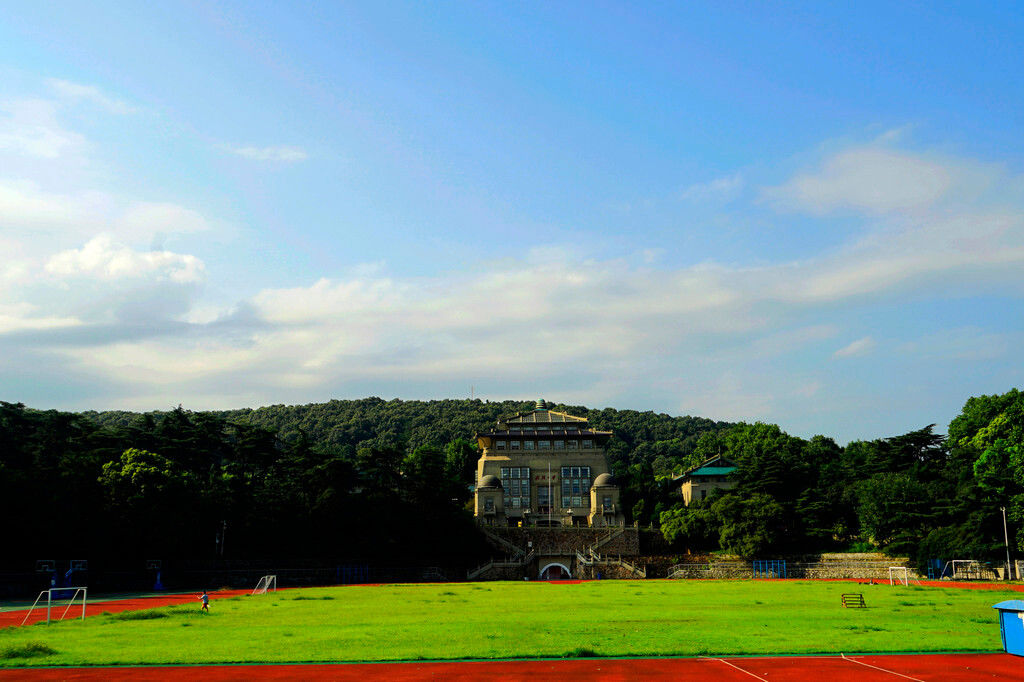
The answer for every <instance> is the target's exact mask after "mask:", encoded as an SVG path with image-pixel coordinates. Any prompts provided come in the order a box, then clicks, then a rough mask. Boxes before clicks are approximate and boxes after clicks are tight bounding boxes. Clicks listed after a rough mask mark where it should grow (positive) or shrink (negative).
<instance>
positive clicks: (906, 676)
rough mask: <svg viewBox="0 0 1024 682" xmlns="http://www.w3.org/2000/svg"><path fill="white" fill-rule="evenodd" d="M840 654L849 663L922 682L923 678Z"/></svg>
mask: <svg viewBox="0 0 1024 682" xmlns="http://www.w3.org/2000/svg"><path fill="white" fill-rule="evenodd" d="M840 656H842V658H843V660H844V661H849V662H850V663H856V664H857V665H864V666H867V667H869V668H874V669H875V670H881V671H882V672H883V673H889V674H890V675H896V676H898V677H902V678H903V679H905V680H913V681H914V682H924V680H921V679H918V678H916V677H910V676H909V675H904V674H903V673H898V672H896V671H895V670H886V669H885V668H879V667H878V666H877V665H871V664H870V663H865V662H864V661H858V660H857V659H855V658H847V656H846V654H840Z"/></svg>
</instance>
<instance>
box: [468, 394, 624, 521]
mask: <svg viewBox="0 0 1024 682" xmlns="http://www.w3.org/2000/svg"><path fill="white" fill-rule="evenodd" d="M611 438H612V432H611V431H597V430H595V429H591V428H590V424H589V422H588V421H587V420H586V419H585V418H583V417H574V416H572V415H569V414H565V413H563V412H555V411H553V410H550V409H548V405H547V403H545V402H544V401H543V400H539V401H537V406H536V408H535V409H534V410H531V411H529V412H519V413H517V414H515V415H514V416H512V417H508V418H505V419H499V420H498V425H497V427H496V428H495V429H494V430H492V431H486V432H483V433H478V434H476V439H477V443H478V444H479V446H480V452H481V455H480V460H479V462H478V463H477V471H476V489H475V494H474V503H475V512H474V513H475V516H476V519H477V523H479V524H480V525H487V526H519V525H522V526H592V527H603V526H621V525H623V524H624V523H625V517H624V515H623V513H622V509H621V505H620V502H619V494H620V489H619V485H618V483H617V482H616V481H615V477H614V476H612V473H611V467H610V465H609V462H608V455H607V452H606V448H607V444H608V441H609V440H610V439H611Z"/></svg>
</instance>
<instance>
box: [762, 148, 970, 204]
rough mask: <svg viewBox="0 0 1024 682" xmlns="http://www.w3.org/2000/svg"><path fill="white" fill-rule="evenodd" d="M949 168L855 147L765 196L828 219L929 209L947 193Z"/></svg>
mask: <svg viewBox="0 0 1024 682" xmlns="http://www.w3.org/2000/svg"><path fill="white" fill-rule="evenodd" d="M951 170H952V169H951V168H950V167H949V166H948V165H945V164H942V163H938V162H935V161H931V160H928V159H925V158H922V157H921V156H918V155H914V154H907V153H904V152H899V151H893V150H889V149H884V148H874V147H866V148H854V149H848V150H846V151H842V152H840V153H838V154H836V155H834V156H832V157H831V158H829V159H826V160H825V162H824V163H823V164H822V167H821V168H820V169H818V170H817V171H816V172H814V173H802V174H800V175H797V176H795V177H794V178H792V179H791V180H789V182H787V183H786V184H784V185H782V186H780V187H775V188H770V189H768V190H766V191H765V196H766V197H767V198H769V199H771V200H773V201H775V202H776V203H777V204H779V205H780V206H782V207H785V208H789V209H793V210H805V211H809V212H811V213H815V214H819V215H821V214H826V213H829V212H831V211H835V210H837V209H854V210H859V211H865V212H867V213H873V214H883V213H889V212H892V211H906V210H913V209H922V208H927V207H929V206H931V205H933V204H935V203H936V202H937V201H938V200H939V199H941V198H942V197H943V196H944V195H945V194H946V193H947V192H948V191H949V190H950V188H951V186H952V185H953V182H954V176H953V173H952V172H951Z"/></svg>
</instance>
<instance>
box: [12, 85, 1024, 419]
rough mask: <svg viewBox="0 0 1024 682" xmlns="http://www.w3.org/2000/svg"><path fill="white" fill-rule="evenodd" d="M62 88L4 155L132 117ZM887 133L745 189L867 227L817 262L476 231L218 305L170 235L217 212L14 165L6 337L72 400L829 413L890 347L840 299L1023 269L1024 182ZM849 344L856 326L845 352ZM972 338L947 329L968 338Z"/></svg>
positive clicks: (202, 233)
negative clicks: (468, 390) (451, 248)
mask: <svg viewBox="0 0 1024 682" xmlns="http://www.w3.org/2000/svg"><path fill="white" fill-rule="evenodd" d="M50 87H51V88H52V89H53V90H54V91H55V92H56V93H57V94H58V100H53V101H45V100H29V99H25V100H12V101H8V102H7V103H6V104H5V105H4V107H3V110H4V111H5V112H6V118H2V119H0V154H7V155H8V156H9V157H10V158H13V157H16V156H17V157H24V156H31V157H33V158H34V159H36V160H37V161H41V162H42V163H52V164H54V167H56V165H57V164H60V163H61V162H62V160H64V159H65V158H66V157H67V155H69V154H72V155H77V156H81V157H84V158H86V159H88V158H89V146H90V142H89V140H88V139H87V137H86V136H85V135H84V134H81V133H78V132H74V131H73V130H70V129H69V127H67V126H66V124H65V123H64V122H63V120H62V119H61V115H60V112H61V111H62V110H65V109H66V108H67V107H73V106H77V105H82V106H84V105H86V104H88V105H90V106H94V107H98V108H99V109H100V110H102V111H105V112H107V114H108V115H110V116H115V115H117V116H122V115H127V114H130V113H132V112H133V111H135V108H134V107H131V106H129V105H127V104H124V103H122V102H121V100H119V99H117V98H114V97H110V96H108V95H106V94H104V93H103V92H102V91H100V90H99V89H97V88H94V87H91V86H80V85H75V84H71V83H67V82H65V81H51V82H50ZM893 144H894V143H893V142H892V141H891V140H889V141H883V142H877V141H876V142H874V143H870V144H863V145H847V146H846V147H845V148H843V149H840V150H838V151H833V152H831V153H830V154H828V155H826V156H824V157H823V158H821V159H818V160H817V161H816V162H815V164H813V167H810V168H803V169H800V170H798V171H797V172H794V173H793V174H792V176H791V177H788V178H775V179H774V181H775V183H776V184H774V185H773V186H770V187H767V188H765V189H763V190H762V193H761V200H759V201H757V200H755V201H751V202H747V204H746V205H745V209H744V210H746V211H749V212H750V214H757V212H763V213H767V214H768V216H769V217H772V218H777V219H779V220H782V221H784V220H786V219H787V217H788V216H793V215H799V216H800V217H801V218H806V219H809V220H812V221H815V222H814V226H815V229H818V230H830V229H832V226H833V224H834V223H833V222H832V221H834V220H843V221H846V223H845V224H846V225H847V229H850V228H849V224H850V221H853V225H854V227H853V228H852V231H851V232H850V234H852V235H853V236H852V237H850V238H849V239H847V240H846V241H845V242H844V243H841V244H839V246H837V247H834V248H828V249H822V250H821V251H820V252H818V253H816V254H813V255H811V256H809V257H807V258H803V259H800V260H787V261H777V262H772V261H765V260H761V261H758V262H756V263H744V262H734V263H722V262H719V263H714V262H707V261H703V262H702V263H701V264H699V265H689V266H672V267H661V268H657V267H653V266H652V265H651V263H652V262H660V261H661V259H660V258H659V259H654V258H653V257H651V253H653V251H652V250H651V248H650V246H651V245H649V244H638V245H637V253H636V254H628V253H614V254H610V253H605V254H601V253H599V252H594V253H591V254H590V255H579V254H578V253H577V252H576V251H575V250H574V249H571V248H564V245H559V244H554V245H545V244H544V243H537V240H533V241H531V243H530V246H531V247H532V250H530V249H523V250H520V251H517V250H516V249H514V248H508V249H507V250H504V251H502V250H501V249H499V252H497V253H495V248H497V247H495V246H494V245H493V244H483V243H481V244H479V245H469V248H472V249H477V250H478V252H479V253H480V254H481V263H482V264H481V265H476V266H473V267H452V266H451V265H450V264H445V267H444V268H441V267H439V268H438V269H437V270H435V271H433V272H430V273H428V274H419V275H416V276H412V275H404V274H403V273H402V272H401V271H400V269H398V271H390V270H389V269H388V267H387V266H384V267H381V266H379V265H375V266H373V267H364V268H360V267H359V264H358V263H348V264H347V265H348V266H349V267H350V269H349V270H347V271H344V272H339V271H338V270H329V269H326V268H323V269H319V270H318V269H317V268H315V267H311V268H310V271H309V275H308V278H306V280H305V281H304V282H302V283H300V284H298V285H296V284H295V283H294V282H291V283H290V284H289V285H281V284H277V283H276V281H275V279H274V277H273V273H264V272H261V271H260V270H259V269H258V268H255V267H253V268H251V269H250V270H248V271H247V272H246V279H245V281H244V282H241V285H242V286H243V287H244V291H245V293H244V294H243V295H242V296H238V297H236V299H235V300H233V301H231V302H229V303H227V304H225V303H224V302H223V301H218V302H212V301H210V300H206V299H204V292H205V290H206V288H207V287H210V288H217V287H224V283H225V280H226V279H227V277H228V275H227V274H225V272H224V271H223V270H222V267H223V265H222V263H223V262H224V261H226V260H227V257H226V256H225V255H224V254H219V253H217V254H215V258H213V259H210V258H201V257H200V256H199V255H198V254H197V253H190V252H189V248H187V247H184V246H183V247H181V248H175V249H168V248H164V247H163V246H162V244H163V242H164V240H165V239H166V238H167V237H168V235H177V236H181V235H189V236H190V241H189V242H188V243H189V244H191V245H193V246H195V245H197V244H203V243H204V242H203V240H204V239H206V238H207V237H208V236H209V235H211V234H213V233H215V232H216V231H217V228H216V225H217V224H219V223H218V220H217V218H216V217H215V216H214V217H210V216H208V215H206V214H204V212H202V211H200V210H198V209H196V208H192V207H188V206H184V205H181V204H179V203H176V202H175V201H170V200H164V199H163V198H160V197H151V196H145V197H143V196H138V192H137V191H135V190H133V189H129V187H130V186H131V183H129V182H126V181H125V182H123V183H122V185H123V188H119V187H117V186H114V187H111V186H109V185H105V186H99V183H93V182H90V181H89V179H88V178H86V179H84V180H83V179H79V180H78V181H77V182H76V183H69V182H64V183H61V184H60V186H55V185H54V184H53V183H51V182H50V180H49V178H48V175H47V174H46V173H45V172H36V173H31V172H25V173H21V174H19V175H18V176H16V177H0V246H3V247H4V249H5V253H6V254H7V255H6V258H7V262H5V263H3V267H0V343H2V344H4V345H5V347H6V348H8V349H12V348H13V349H15V350H16V351H17V354H18V355H19V356H20V357H27V356H31V357H32V358H34V359H36V360H37V361H39V362H40V363H43V364H44V365H45V366H46V367H47V371H48V372H50V374H51V375H52V376H53V377H59V376H61V375H64V374H66V373H70V374H73V375H75V376H78V377H83V378H84V379H83V381H88V382H94V383H95V385H102V386H116V387H117V396H118V397H116V398H114V399H113V401H112V402H111V401H110V400H108V401H107V403H106V404H105V405H96V404H94V403H93V402H92V401H90V400H85V401H84V402H83V403H82V404H79V405H74V406H76V407H102V406H108V407H113V406H123V407H132V408H152V407H162V406H166V405H168V404H176V403H178V402H182V403H186V404H188V405H189V406H190V407H195V408H204V407H236V406H240V405H244V404H251V403H252V402H254V401H255V402H263V403H272V402H281V401H282V400H297V401H308V400H312V399H319V398H324V397H329V396H330V395H332V394H336V393H339V392H345V391H349V392H350V393H351V391H356V392H360V393H362V392H365V393H370V392H376V391H374V390H373V388H372V387H373V386H395V387H406V388H405V390H407V391H408V394H410V395H409V397H413V396H412V395H411V394H419V395H428V396H429V395H432V394H441V395H443V394H446V392H448V391H449V390H450V388H449V387H451V386H453V385H454V386H463V385H465V386H468V385H470V384H475V385H478V386H479V385H481V383H486V384H487V385H488V386H490V387H492V388H491V391H490V392H491V393H492V394H493V395H494V396H495V397H499V396H502V397H503V396H506V395H508V394H510V393H521V392H522V391H526V393H527V394H533V393H537V392H538V391H539V392H544V391H547V392H550V393H551V394H552V395H554V394H556V393H557V394H558V395H559V396H561V397H562V398H565V397H567V396H574V399H575V400H577V401H579V402H588V403H590V404H600V403H602V402H612V401H616V402H619V403H620V404H622V403H623V401H636V400H648V401H649V402H650V403H656V404H664V405H671V408H667V409H672V410H677V411H691V412H699V413H702V414H706V415H707V416H710V417H715V418H729V419H741V418H746V419H758V418H761V419H780V418H781V417H783V416H785V415H789V414H793V413H795V412H799V411H801V410H803V411H807V412H811V411H813V410H816V409H821V408H820V404H821V402H822V401H821V396H822V395H823V394H826V393H828V392H829V391H830V389H834V386H835V384H836V383H837V382H841V381H844V380H846V379H844V378H843V377H842V376H840V375H836V374H833V372H837V371H841V370H837V369H835V367H836V366H838V365H843V364H844V362H843V360H844V359H847V358H853V357H858V358H866V357H867V356H871V357H872V358H874V357H876V356H884V355H885V354H886V353H887V352H889V351H886V350H885V349H886V348H892V347H896V346H897V344H880V343H878V342H877V341H876V340H875V339H876V338H882V337H881V336H880V332H879V330H878V329H877V328H870V327H871V324H872V322H871V317H872V316H871V314H869V313H861V314H859V315H853V314H849V315H847V314H844V311H850V310H854V309H857V308H860V309H861V310H862V311H863V309H865V308H868V309H871V307H872V306H875V307H877V308H878V309H879V310H881V309H883V308H884V307H885V306H891V305H893V304H894V303H899V302H901V301H905V300H908V299H911V298H912V299H916V300H922V299H924V300H934V299H935V298H937V297H948V296H951V295H953V293H952V292H956V295H968V294H970V293H971V292H987V291H991V290H993V289H1004V290H1005V291H1006V292H1007V294H1008V295H1012V296H1017V297H1019V296H1020V295H1021V291H1020V288H1019V286H1017V285H1014V284H1012V283H1013V282H1017V280H1018V278H1019V274H1018V273H1019V272H1020V268H1021V267H1022V266H1024V201H1022V197H1021V196H1020V194H1019V193H1018V192H1016V191H1015V188H1017V189H1019V188H1020V187H1021V179H1020V178H1019V177H1014V176H1012V175H1010V174H1008V173H1007V172H1006V171H1004V170H1003V169H1001V168H1000V167H998V166H995V165H990V164H985V163H981V162H978V161H975V160H972V159H964V158H958V157H955V156H949V155H940V154H935V153H930V152H920V151H915V150H912V149H908V148H900V147H896V146H893ZM220 148H221V149H225V148H226V149H229V151H231V152H232V153H234V154H237V155H239V156H242V157H245V158H248V159H252V160H258V161H277V162H297V161H302V160H304V159H306V158H307V155H306V152H305V151H303V150H301V149H298V148H293V147H265V148H256V147H223V146H221V147H220ZM250 181H251V180H246V182H250ZM251 182H253V185H254V186H255V187H259V183H258V182H257V181H251ZM115 185H116V183H115ZM752 186H754V185H753V183H752V181H751V180H749V179H748V178H747V175H746V171H736V172H735V173H731V174H727V175H725V176H723V177H722V178H721V179H720V180H717V181H712V182H710V183H706V184H701V185H692V186H690V187H689V189H687V190H684V192H683V197H684V198H685V199H686V200H688V201H710V202H714V201H726V200H728V201H731V202H733V203H739V202H741V198H742V195H743V194H744V192H743V190H744V188H746V187H752ZM254 191H255V190H254ZM358 228H359V229H365V230H372V228H373V226H372V225H361V226H358ZM289 229H290V228H289ZM296 229H298V230H300V231H301V225H300V226H298V227H297V228H296ZM289 234H290V233H289ZM278 243H279V244H281V246H279V247H276V248H280V249H281V250H282V253H281V255H280V257H281V258H284V259H288V258H297V257H298V256H297V254H295V253H291V252H287V251H286V250H285V249H286V246H285V245H286V244H287V239H281V240H279V242H278ZM338 244H339V246H338V248H339V251H341V250H342V249H343V245H344V242H343V241H342V240H340V239H339V243H338ZM384 246H386V245H382V250H384ZM657 247H658V254H662V253H664V252H671V251H672V250H674V249H675V248H676V245H675V244H660V245H657ZM228 248H230V246H229V247H228ZM215 261H216V263H215ZM634 263H644V265H642V266H636V265H634ZM239 269H244V268H239ZM236 270H237V269H236ZM1014 287H1016V288H1014ZM211 310H212V311H213V312H212V313H211ZM976 336H977V337H978V338H981V337H984V338H985V348H986V351H985V352H986V355H985V357H987V358H989V359H991V358H993V357H998V356H999V353H1004V354H1005V352H1006V349H1007V345H1006V344H1005V343H1002V342H1001V340H1000V337H999V336H998V334H995V335H994V334H985V333H979V334H978V335H976ZM850 338H853V339H858V340H855V341H853V342H850V343H848V344H847V345H845V346H842V347H840V348H839V349H838V350H837V349H836V347H837V346H840V345H841V344H842V343H844V342H845V340H846V339H850ZM940 338H944V337H940ZM973 338H975V337H972V336H962V335H961V336H957V337H955V339H954V340H955V341H956V343H957V344H959V346H958V348H959V347H960V346H970V344H971V340H972V339H973ZM921 343H922V344H923V345H922V347H925V346H927V347H929V348H930V347H934V346H936V345H937V344H938V343H939V342H937V341H934V340H932V341H927V342H926V341H922V342H921ZM949 343H953V342H949ZM908 347H910V346H907V345H906V344H904V345H903V346H902V348H908ZM960 350H961V351H962V352H969V348H968V349H966V350H965V349H962V348H961V349H960ZM883 351H884V352H883ZM993 354H995V355H993ZM845 364H847V365H849V364H851V363H845ZM0 371H2V369H0ZM0 376H2V375H0ZM52 380H53V381H54V382H56V379H52ZM39 381H40V382H45V381H47V379H46V377H45V376H43V375H41V376H40V377H39ZM851 381H852V380H851ZM348 387H355V388H351V389H349V388H348ZM363 387H367V388H365V389H364V388H363ZM11 397H15V398H16V397H18V396H11ZM146 401H150V402H146ZM152 401H155V402H152ZM624 406H633V405H628V404H626V405H624ZM837 409H838V408H837Z"/></svg>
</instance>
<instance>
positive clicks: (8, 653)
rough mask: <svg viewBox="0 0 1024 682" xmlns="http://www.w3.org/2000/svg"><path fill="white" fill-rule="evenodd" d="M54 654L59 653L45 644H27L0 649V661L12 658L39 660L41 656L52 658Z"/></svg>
mask: <svg viewBox="0 0 1024 682" xmlns="http://www.w3.org/2000/svg"><path fill="white" fill-rule="evenodd" d="M56 653H59V652H58V651H57V650H56V649H53V648H51V647H48V646H47V645H45V644H41V643H39V642H28V643H26V644H15V645H13V646H8V647H4V648H3V649H0V659H3V660H5V661H7V660H11V659H13V658H39V657H41V656H52V655H54V654H56Z"/></svg>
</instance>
